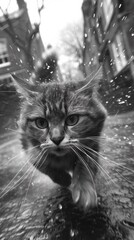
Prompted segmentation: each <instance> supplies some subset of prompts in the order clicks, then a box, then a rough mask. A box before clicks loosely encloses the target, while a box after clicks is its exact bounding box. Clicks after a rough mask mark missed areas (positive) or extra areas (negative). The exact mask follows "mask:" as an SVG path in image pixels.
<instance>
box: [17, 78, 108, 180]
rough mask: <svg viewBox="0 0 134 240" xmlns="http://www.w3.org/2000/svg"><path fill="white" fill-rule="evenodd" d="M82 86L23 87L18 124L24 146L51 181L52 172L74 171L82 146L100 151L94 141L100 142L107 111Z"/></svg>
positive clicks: (77, 84) (92, 94)
mask: <svg viewBox="0 0 134 240" xmlns="http://www.w3.org/2000/svg"><path fill="white" fill-rule="evenodd" d="M81 84H83V82H82V83H66V84H63V83H48V84H44V85H41V86H40V87H38V88H37V89H36V91H31V90H29V89H28V88H27V87H26V88H27V89H28V90H26V88H25V87H24V88H23V87H22V88H23V91H21V92H25V93H24V95H25V97H26V100H25V101H24V103H23V106H22V110H21V116H20V121H19V125H20V128H21V131H22V137H21V138H22V144H23V147H24V149H28V152H29V153H30V155H32V158H31V162H32V163H33V164H34V165H35V166H36V167H37V168H38V169H39V170H40V171H42V172H44V173H46V174H48V175H49V176H50V177H51V173H50V172H51V170H52V171H57V170H59V171H60V170H64V172H66V171H68V172H69V171H73V170H74V168H75V165H76V162H77V161H78V159H77V158H78V156H77V154H76V152H79V151H78V148H77V147H78V146H79V144H84V145H85V146H88V147H91V146H92V147H94V148H96V149H97V148H98V143H97V141H98V140H96V141H93V137H98V138H99V135H100V132H101V130H102V126H103V122H104V119H105V110H104V108H103V106H102V105H101V104H100V102H99V101H98V100H97V98H96V95H95V94H94V93H93V92H92V91H91V89H90V88H83V90H82V88H80V86H81ZM79 89H80V90H79ZM96 143H97V144H96ZM91 165H92V164H91ZM60 172H61V171H60Z"/></svg>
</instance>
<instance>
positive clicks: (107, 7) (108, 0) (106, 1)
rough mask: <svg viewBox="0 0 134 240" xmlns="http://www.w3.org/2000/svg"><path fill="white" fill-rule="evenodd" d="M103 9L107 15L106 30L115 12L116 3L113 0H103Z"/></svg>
mask: <svg viewBox="0 0 134 240" xmlns="http://www.w3.org/2000/svg"><path fill="white" fill-rule="evenodd" d="M103 11H104V16H105V30H106V29H107V28H108V25H109V23H110V20H111V18H112V15H113V12H114V5H113V1H112V0H103Z"/></svg>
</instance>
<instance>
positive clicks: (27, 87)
mask: <svg viewBox="0 0 134 240" xmlns="http://www.w3.org/2000/svg"><path fill="white" fill-rule="evenodd" d="M11 79H12V81H13V83H14V86H15V88H16V90H17V92H18V93H20V94H21V95H22V96H23V97H24V98H29V97H33V96H35V95H36V94H37V93H38V92H39V89H38V86H36V85H35V84H33V83H31V82H29V81H25V80H23V79H21V78H19V77H18V76H16V75H15V74H12V75H11Z"/></svg>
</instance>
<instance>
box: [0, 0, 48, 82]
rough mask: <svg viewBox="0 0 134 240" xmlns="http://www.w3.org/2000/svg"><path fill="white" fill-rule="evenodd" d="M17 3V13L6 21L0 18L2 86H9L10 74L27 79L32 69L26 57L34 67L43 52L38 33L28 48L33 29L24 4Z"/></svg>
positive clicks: (0, 77)
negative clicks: (30, 59)
mask: <svg viewBox="0 0 134 240" xmlns="http://www.w3.org/2000/svg"><path fill="white" fill-rule="evenodd" d="M19 2H20V5H18V11H15V12H13V13H12V14H10V15H8V18H7V19H6V18H5V16H2V17H1V18H0V85H3V86H5V85H6V83H7V85H8V86H10V84H9V83H10V82H11V79H10V74H12V73H15V74H18V75H19V76H21V77H23V78H29V75H30V72H31V70H32V69H31V68H30V66H29V61H28V57H29V58H30V57H31V58H32V61H33V65H35V64H36V62H37V61H38V60H39V59H40V58H41V56H42V53H43V51H44V46H43V43H42V40H41V37H40V35H39V33H38V34H37V35H36V37H34V39H32V40H31V45H29V48H28V44H29V42H28V40H29V38H30V34H31V33H32V31H33V28H32V25H31V23H30V19H29V16H28V11H27V6H26V4H25V2H23V1H18V3H19ZM22 2H23V4H22ZM14 35H15V36H14ZM17 41H18V42H19V45H18V44H17ZM21 46H22V47H21Z"/></svg>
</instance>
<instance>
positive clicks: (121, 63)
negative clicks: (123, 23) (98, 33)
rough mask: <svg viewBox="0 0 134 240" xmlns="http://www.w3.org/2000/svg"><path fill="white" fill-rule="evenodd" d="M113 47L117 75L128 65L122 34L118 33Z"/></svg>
mask: <svg viewBox="0 0 134 240" xmlns="http://www.w3.org/2000/svg"><path fill="white" fill-rule="evenodd" d="M111 47H112V52H113V57H114V65H115V68H116V69H115V70H116V72H115V74H117V73H119V72H120V71H121V70H122V69H123V68H124V67H125V66H126V65H127V57H126V52H125V46H124V41H123V36H122V34H121V32H117V34H116V36H115V39H114V41H113V42H112V44H111Z"/></svg>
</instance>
